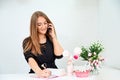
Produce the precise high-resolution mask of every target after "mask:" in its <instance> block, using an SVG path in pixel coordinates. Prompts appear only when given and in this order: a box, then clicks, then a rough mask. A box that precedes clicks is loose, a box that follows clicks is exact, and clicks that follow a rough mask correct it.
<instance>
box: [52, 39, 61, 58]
mask: <svg viewBox="0 0 120 80" xmlns="http://www.w3.org/2000/svg"><path fill="white" fill-rule="evenodd" d="M52 40H53V47H54V53H55V55H56V56H60V55H62V53H63V48H62V46H61V45H60V43H59V41H58V40H57V38H56V37H54V38H53V39H52Z"/></svg>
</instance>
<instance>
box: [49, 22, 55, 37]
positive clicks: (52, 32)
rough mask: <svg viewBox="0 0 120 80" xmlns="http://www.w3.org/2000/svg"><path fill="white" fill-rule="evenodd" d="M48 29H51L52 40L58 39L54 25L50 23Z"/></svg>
mask: <svg viewBox="0 0 120 80" xmlns="http://www.w3.org/2000/svg"><path fill="white" fill-rule="evenodd" d="M48 25H49V26H48V28H50V29H51V30H50V32H49V35H50V36H51V37H52V38H56V33H55V28H54V25H53V24H51V23H49V24H48Z"/></svg>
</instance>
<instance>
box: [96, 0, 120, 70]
mask: <svg viewBox="0 0 120 80" xmlns="http://www.w3.org/2000/svg"><path fill="white" fill-rule="evenodd" d="M98 10H99V11H98V12H99V14H98V15H99V18H98V22H99V24H98V30H99V31H98V34H99V37H100V39H101V40H103V41H104V46H105V48H106V49H105V54H104V56H105V57H106V64H107V65H109V66H113V67H116V68H119V69H120V62H119V61H120V60H119V59H120V52H119V50H120V47H119V46H120V36H119V34H120V0H99V9H98Z"/></svg>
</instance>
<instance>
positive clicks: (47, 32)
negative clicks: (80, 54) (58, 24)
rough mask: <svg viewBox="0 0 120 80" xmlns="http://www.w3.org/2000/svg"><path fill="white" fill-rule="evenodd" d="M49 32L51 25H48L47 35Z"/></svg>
mask: <svg viewBox="0 0 120 80" xmlns="http://www.w3.org/2000/svg"><path fill="white" fill-rule="evenodd" d="M51 31H52V29H51V25H49V24H48V28H47V33H49V32H51Z"/></svg>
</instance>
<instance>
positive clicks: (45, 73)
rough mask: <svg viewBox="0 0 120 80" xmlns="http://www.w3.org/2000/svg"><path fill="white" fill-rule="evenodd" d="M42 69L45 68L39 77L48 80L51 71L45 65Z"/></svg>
mask: <svg viewBox="0 0 120 80" xmlns="http://www.w3.org/2000/svg"><path fill="white" fill-rule="evenodd" d="M41 67H42V68H43V70H41V71H40V73H39V74H38V76H39V77H44V78H47V77H49V76H51V71H50V70H48V69H47V68H46V66H45V64H42V65H41Z"/></svg>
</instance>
